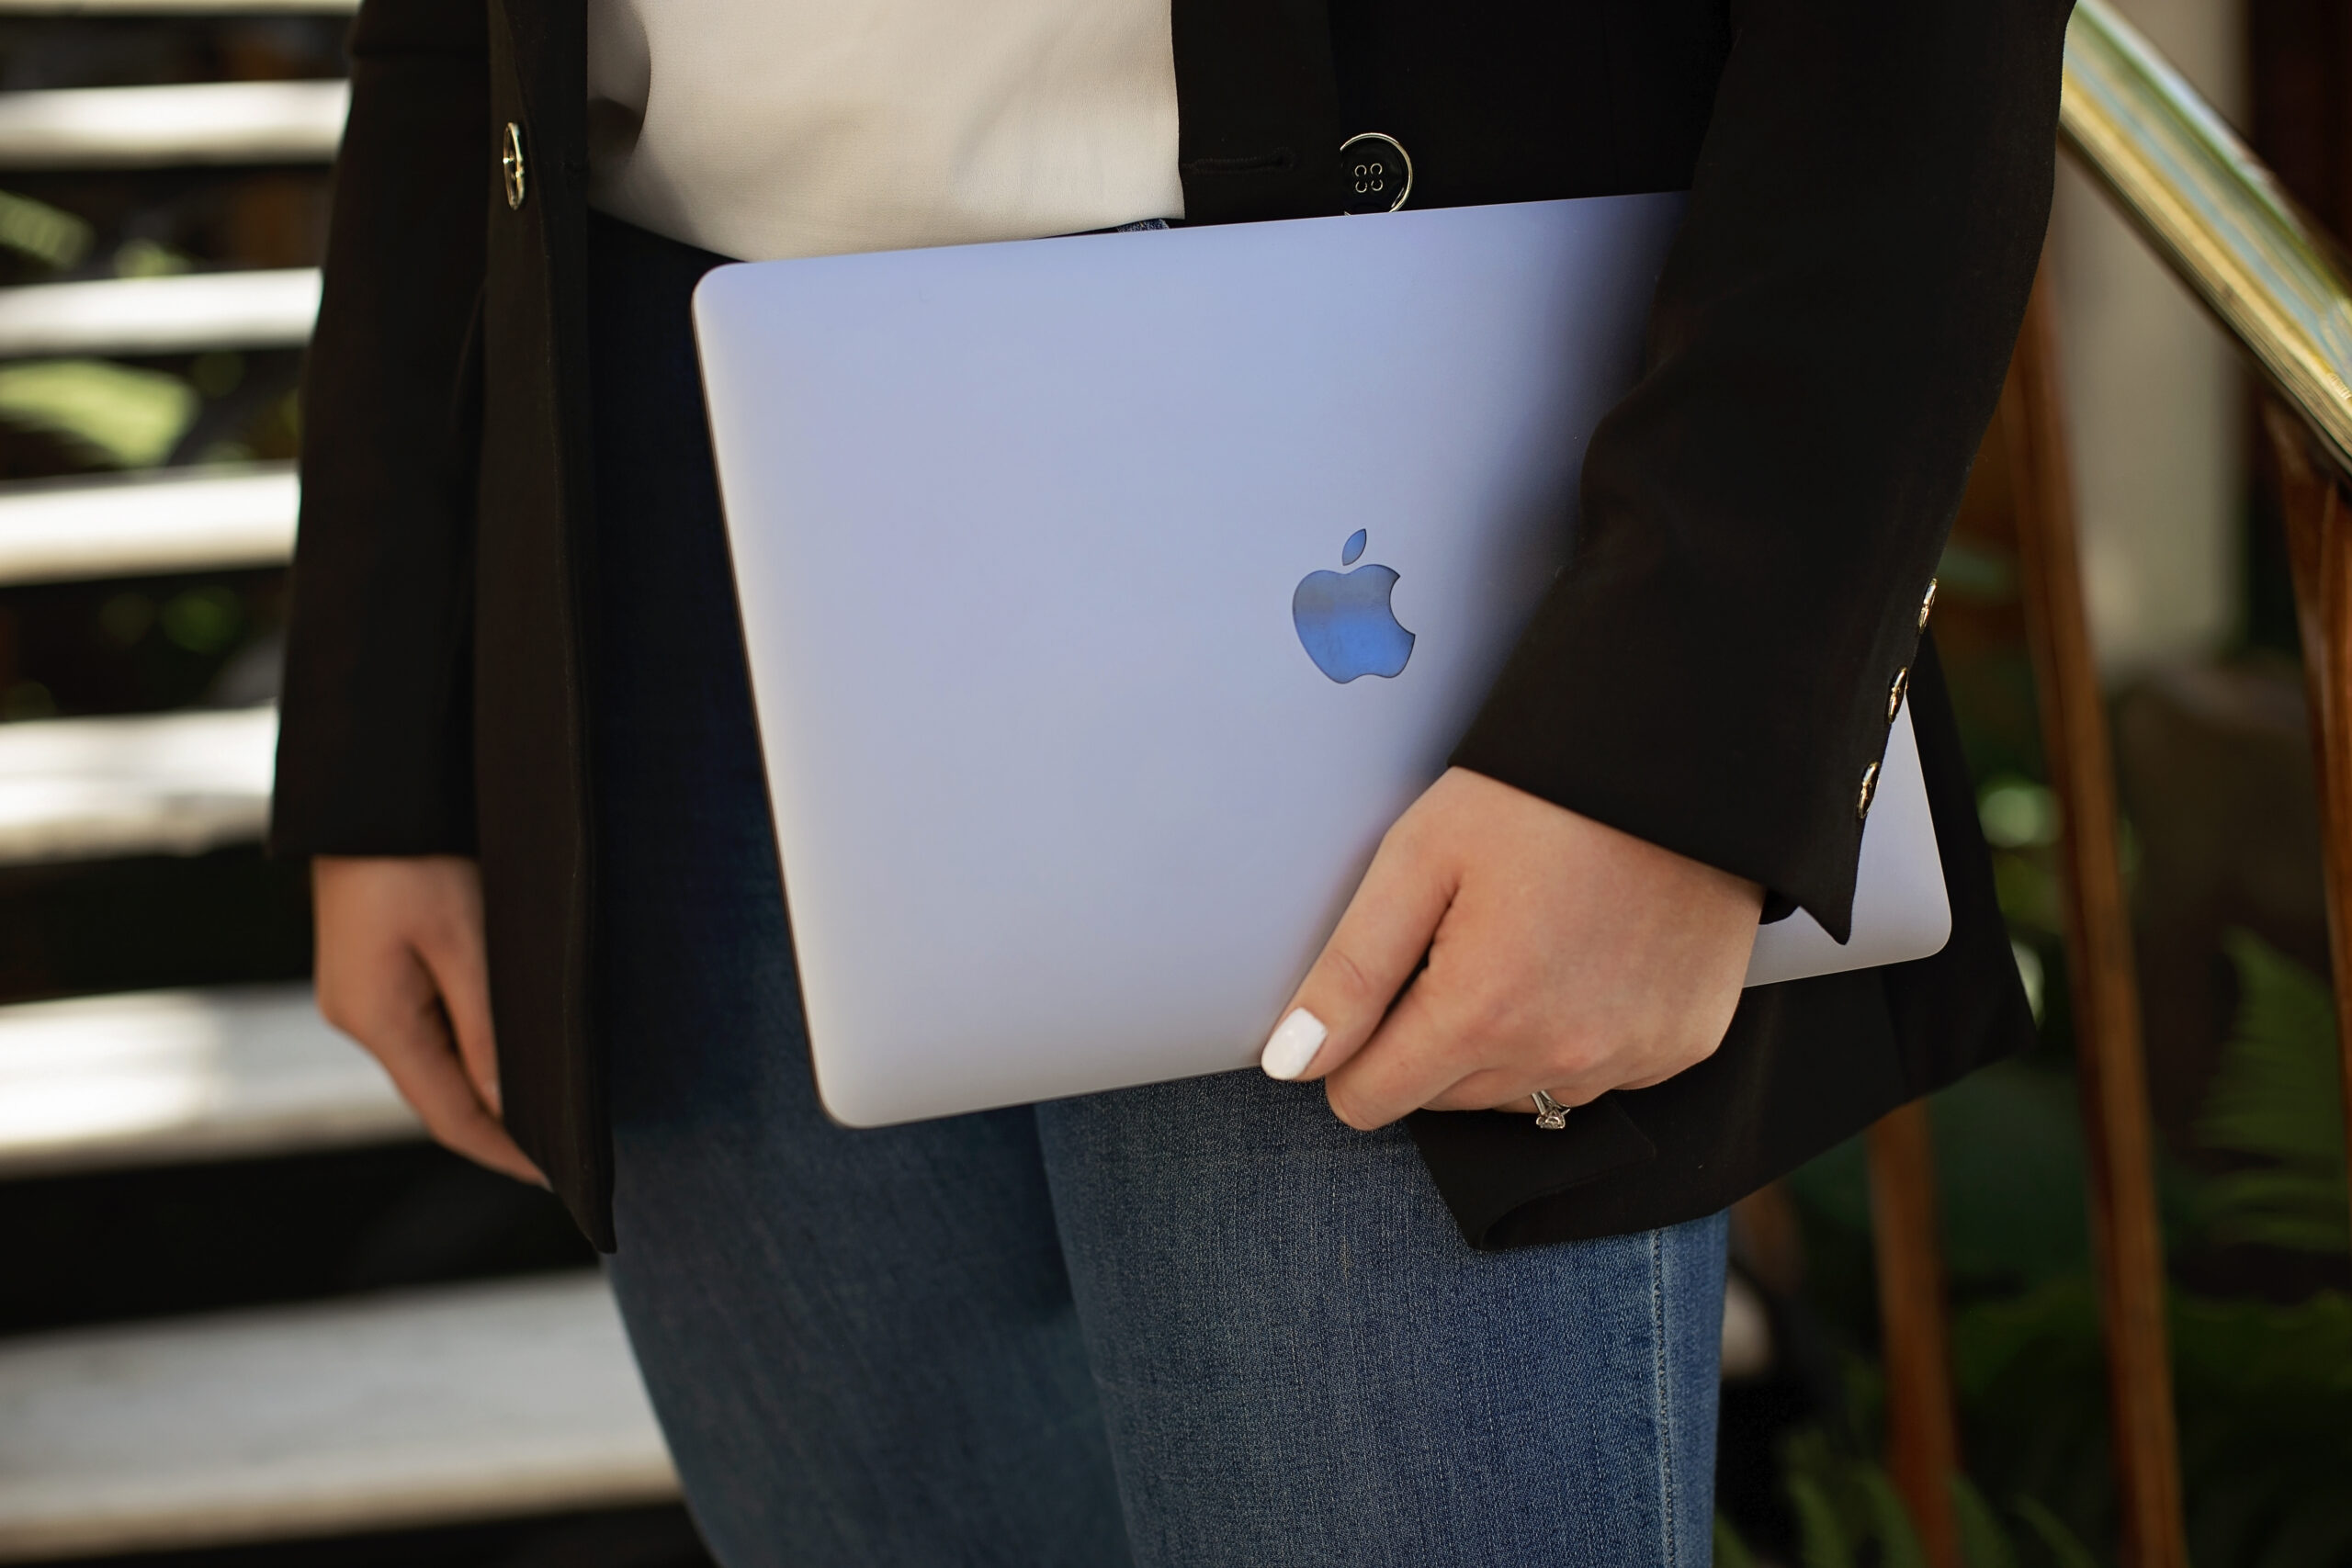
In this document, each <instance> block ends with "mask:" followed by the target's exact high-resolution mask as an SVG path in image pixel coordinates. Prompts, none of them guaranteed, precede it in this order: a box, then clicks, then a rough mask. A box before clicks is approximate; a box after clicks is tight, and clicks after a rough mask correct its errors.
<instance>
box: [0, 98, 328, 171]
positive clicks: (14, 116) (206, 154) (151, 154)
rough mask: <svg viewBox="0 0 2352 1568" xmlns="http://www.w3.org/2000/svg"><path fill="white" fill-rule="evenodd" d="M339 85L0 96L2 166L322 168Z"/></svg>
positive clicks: (73, 167) (42, 167) (326, 155)
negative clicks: (268, 165) (225, 165)
mask: <svg viewBox="0 0 2352 1568" xmlns="http://www.w3.org/2000/svg"><path fill="white" fill-rule="evenodd" d="M350 107H351V88H350V85H349V84H348V83H345V82H198V83H187V84H183V85H173V86H164V87H69V88H50V89H44V90H40V91H33V92H18V93H0V168H8V169H126V168H128V169H142V168H162V167H166V166H171V165H176V164H324V163H329V162H332V161H333V160H334V150H335V146H336V144H337V143H338V142H340V141H342V140H343V120H344V115H345V112H346V111H347V110H348V109H349V108H350Z"/></svg>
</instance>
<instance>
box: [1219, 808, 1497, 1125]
mask: <svg viewBox="0 0 2352 1568" xmlns="http://www.w3.org/2000/svg"><path fill="white" fill-rule="evenodd" d="M1409 820H1410V818H1409V814H1408V818H1406V819H1405V820H1404V821H1400V823H1399V827H1406V826H1407V824H1408V822H1409ZM1452 903H1453V874H1452V872H1451V870H1450V868H1449V867H1447V866H1445V865H1444V864H1442V863H1441V861H1440V859H1439V857H1438V856H1437V855H1435V854H1434V853H1432V852H1430V849H1429V848H1428V846H1427V845H1426V843H1425V842H1424V841H1423V838H1422V835H1420V834H1418V833H1414V832H1412V831H1410V830H1408V831H1404V832H1398V831H1397V830H1394V829H1392V830H1391V831H1390V832H1389V834H1388V836H1387V837H1386V838H1385V839H1383V840H1381V843H1380V850H1379V852H1378V853H1376V854H1374V856H1373V858H1372V868H1371V869H1370V870H1369V871H1367V872H1365V873H1364V874H1363V882H1362V883H1360V884H1359V885H1358V886H1357V887H1356V892H1355V897H1353V898H1351V899H1350V900H1349V901H1348V908H1347V912H1346V913H1345V914H1343V915H1341V916H1340V925H1339V929H1338V930H1336V931H1333V932H1332V933H1331V940H1330V941H1329V942H1325V943H1324V944H1323V952H1322V953H1321V954H1320V955H1319V956H1318V957H1317V959H1316V960H1315V965H1314V967H1313V968H1311V969H1309V970H1308V971H1307V972H1306V979H1305V980H1304V981H1303V982H1301V983H1300V985H1299V987H1298V990H1297V992H1296V994H1295V995H1294V996H1293V997H1292V998H1291V1004H1290V1006H1289V1008H1288V1009H1286V1010H1284V1012H1283V1021H1282V1022H1281V1023H1279V1024H1277V1025H1275V1027H1274V1032H1273V1033H1272V1036H1270V1037H1269V1038H1268V1039H1267V1041H1266V1047H1265V1050H1264V1052H1263V1053H1262V1054H1261V1055H1260V1057H1259V1066H1261V1067H1263V1068H1264V1069H1265V1072H1266V1076H1267V1077H1274V1078H1282V1079H1284V1080H1288V1079H1293V1078H1319V1077H1323V1076H1324V1075H1326V1074H1328V1073H1329V1072H1331V1071H1333V1070H1334V1069H1336V1068H1338V1067H1339V1066H1340V1065H1341V1064H1342V1063H1344V1062H1346V1061H1347V1060H1348V1058H1349V1057H1351V1056H1353V1055H1355V1054H1356V1053H1357V1052H1358V1051H1360V1050H1362V1049H1363V1043H1364V1042H1365V1041H1367V1040H1369V1039H1371V1038H1372V1034H1373V1031H1374V1030H1375V1029H1377V1028H1379V1027H1380V1021H1381V1020H1382V1019H1383V1018H1384V1017H1385V1016H1386V1015H1387V1012H1388V1009H1389V1005H1390V1004H1391V1003H1393V1002H1394V1001H1395V1000H1396V999H1397V993H1398V992H1399V991H1401V990H1403V989H1404V988H1405V985H1406V982H1407V981H1408V980H1410V979H1411V978H1412V977H1413V974H1414V971H1415V970H1417V969H1418V968H1419V966H1420V963H1421V960H1422V958H1423V957H1424V956H1426V955H1427V954H1428V953H1429V950H1430V939H1431V938H1432V937H1433V936H1435V935H1436V933H1437V927H1438V921H1439V920H1440V919H1442V918H1443V917H1444V914H1445V911H1446V908H1447V906H1448V905H1450V904H1452Z"/></svg>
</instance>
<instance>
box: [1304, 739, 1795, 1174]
mask: <svg viewBox="0 0 2352 1568" xmlns="http://www.w3.org/2000/svg"><path fill="white" fill-rule="evenodd" d="M1763 898H1764V893H1763V889H1762V888H1761V887H1759V886H1758V885H1757V884H1755V883H1753V882H1749V881H1747V880H1746V879H1745V878H1743V877H1738V876H1734V875H1732V874H1730V873H1728V872H1724V871H1719V870H1717V869H1715V868H1714V867H1713V866H1710V865H1702V864H1701V863H1699V862H1697V861H1694V860H1688V859H1685V858H1684V857H1683V856H1681V855H1679V854H1676V853H1674V852H1672V851H1671V850H1663V849H1660V848H1658V847H1657V845H1656V844H1652V843H1649V842H1646V841H1645V840H1641V839H1636V838H1634V837H1633V836H1632V835H1631V834H1628V833H1621V832H1619V831H1618V830H1617V829H1614V828H1609V827H1604V826H1602V825H1601V824H1600V823H1599V822H1595V821H1593V820H1592V819H1591V818H1586V817H1579V816H1577V814H1576V813H1575V812H1573V811H1568V810H1565V809H1563V808H1562V807H1557V806H1554V805H1552V804H1551V803H1549V802H1548V801H1544V800H1539V799H1537V798H1536V797H1535V796H1533V795H1528V794H1525V793H1523V792H1521V791H1520V790H1516V789H1513V788H1512V787H1511V786H1510V785H1509V784H1501V783H1498V782H1497V781H1496V780H1494V779H1490V778H1488V777H1487V776H1486V775H1484V774H1482V773H1471V772H1469V771H1468V770H1466V769H1463V768H1454V769H1452V770H1450V771H1448V772H1447V773H1446V774H1445V776H1444V777H1443V778H1441V779H1440V780H1438V781H1437V783H1435V784H1431V785H1430V788H1429V790H1428V792H1427V793H1425V794H1424V795H1422V796H1421V797H1420V799H1419V800H1417V801H1415V802H1414V803H1413V806H1412V807H1411V809H1409V810H1408V811H1407V812H1406V813H1405V815H1404V816H1402V817H1401V818H1397V825H1396V826H1395V827H1393V828H1391V829H1389V830H1388V835H1387V837H1386V838H1385V839H1383V840H1381V843H1380V852H1379V853H1378V854H1377V855H1375V856H1374V859H1373V863H1372V869H1371V870H1370V871H1368V872H1366V873H1365V874H1364V879H1363V885H1362V886H1360V887H1358V888H1357V889H1356V896H1355V897H1354V899H1353V900H1352V901H1351V903H1350V904H1349V905H1348V909H1347V913H1346V914H1345V915H1343V916H1342V917H1340V927H1339V930H1337V931H1334V932H1332V933H1331V940H1330V941H1329V942H1327V943H1325V944H1324V948H1323V953H1322V956H1320V957H1319V958H1317V960H1316V961H1315V967H1314V968H1313V969H1312V970H1310V971H1309V972H1308V974H1307V976H1306V983H1305V984H1303V985H1302V986H1300V987H1299V988H1298V995H1297V996H1296V997H1295V998H1294V999H1293V1001H1292V1004H1291V1005H1292V1010H1291V1011H1290V1012H1288V1013H1287V1014H1286V1015H1285V1016H1284V1018H1283V1021H1282V1023H1281V1025H1280V1026H1279V1027H1277V1028H1276V1029H1275V1031H1274V1033H1273V1037H1272V1039H1271V1040H1269V1041H1268V1042H1267V1043H1266V1052H1265V1057H1264V1065H1265V1069H1266V1071H1267V1072H1268V1073H1270V1074H1272V1076H1273V1077H1278V1078H1306V1077H1321V1078H1323V1079H1324V1080H1326V1081H1325V1085H1324V1090H1325V1093H1326V1094H1327V1095H1328V1096H1329V1100H1330V1102H1331V1111H1332V1113H1333V1114H1335V1115H1336V1116H1338V1117H1339V1118H1340V1121H1342V1122H1347V1123H1348V1124H1349V1125H1350V1126H1351V1127H1363V1128H1372V1127H1379V1126H1383V1125H1385V1124H1386V1123H1388V1122H1394V1121H1395V1120H1397V1118H1398V1117H1400V1116H1402V1115H1404V1114H1405V1113H1406V1112H1408V1111H1418V1110H1419V1109H1421V1108H1422V1107H1424V1106H1427V1107H1430V1108H1431V1109H1434V1110H1440V1111H1469V1110H1479V1109H1486V1108H1499V1109H1515V1110H1532V1109H1533V1102H1532V1100H1530V1099H1529V1096H1530V1094H1531V1092H1532V1090H1535V1089H1544V1090H1546V1091H1547V1092H1549V1093H1550V1094H1551V1095H1552V1096H1553V1097H1554V1098H1555V1099H1556V1100H1559V1101H1560V1102H1561V1103H1563V1104H1566V1105H1582V1104H1584V1103H1585V1102H1586V1101H1588V1100H1595V1099H1598V1098H1599V1097H1600V1096H1601V1095H1603V1094H1606V1093H1608V1092H1609V1091H1610V1090H1611V1089H1646V1088H1648V1087H1649V1086H1650V1085H1652V1084H1655V1083H1662V1082H1664V1081H1665V1080H1666V1079H1668V1078H1670V1077H1673V1076H1674V1075H1675V1074H1677V1073H1679V1072H1680V1071H1682V1070H1683V1069H1684V1068H1685V1067H1688V1066H1692V1065H1693V1064H1695V1063H1698V1062H1702V1061H1704V1060H1705V1059H1706V1058H1707V1057H1708V1056H1710V1055H1713V1053H1714V1049H1715V1047H1716V1045H1717V1044H1719V1043H1721V1042H1722V1040H1723V1037H1724V1030H1725V1029H1727V1028H1729V1027H1730V1025H1731V1015H1732V1010H1733V1009H1734V1008H1735V1007H1736V1006H1737V1005H1738V1002H1739V990H1740V982H1741V981H1742V980H1743V979H1745V978H1746V977H1747V957H1748V950H1749V949H1750V948H1752V947H1753V946H1754V945H1755V942H1756V921H1757V917H1758V912H1759V911H1760V910H1761V908H1762V907H1763ZM1424 956H1426V957H1427V959H1428V967H1427V968H1426V969H1422V970H1421V972H1420V973H1419V975H1418V976H1417V975H1415V973H1414V970H1415V968H1416V967H1417V966H1418V965H1419V964H1421V962H1422V959H1423V958H1424ZM1408 982H1409V986H1408ZM1400 990H1401V991H1403V992H1404V994H1403V996H1402V997H1399V996H1398V995H1397V993H1398V992H1399V991H1400ZM1392 1003H1394V1006H1391V1004H1392Z"/></svg>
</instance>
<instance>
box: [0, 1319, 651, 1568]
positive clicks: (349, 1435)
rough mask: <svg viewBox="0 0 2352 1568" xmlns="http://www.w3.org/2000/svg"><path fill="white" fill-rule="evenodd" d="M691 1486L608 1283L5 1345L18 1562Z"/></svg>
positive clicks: (315, 1532) (0, 1447)
mask: <svg viewBox="0 0 2352 1568" xmlns="http://www.w3.org/2000/svg"><path fill="white" fill-rule="evenodd" d="M676 1489H677V1483H676V1479H675V1476H674V1473H673V1472H672V1470H671V1467H670V1461H669V1457H668V1453H667V1450H665V1449H664V1447H663V1445H662V1435H661V1432H660V1430H659V1429H658V1428H657V1427H655V1425H654V1422H653V1416H652V1413H651V1411H650V1409H649V1408H648V1406H647V1404H646V1402H645V1394H644V1391H643V1389H642V1387H641V1385H640V1384H639V1381H638V1375H637V1369H636V1365H635V1363H634V1362H633V1361H632V1360H631V1359H630V1356H629V1351H628V1343H627V1341H626V1339H625V1338H624V1337H623V1335H622V1332H621V1325H620V1321H619V1318H618V1315H617V1314H616V1312H615V1310H614V1307H613V1303H612V1299H611V1296H610V1294H609V1293H608V1292H607V1291H606V1290H605V1283H604V1280H602V1278H601V1277H599V1276H597V1275H595V1274H560V1275H551V1276H539V1277H536V1278H527V1279H522V1280H500V1281H497V1282H494V1283H490V1284H480V1285H468V1286H462V1287H455V1288H447V1287H445V1288H441V1289H437V1290H432V1291H416V1292H398V1293H393V1294H387V1295H384V1296H380V1297H372V1298H365V1299H360V1300H356V1301H345V1302H332V1303H322V1304H316V1305H307V1306H300V1307H290V1308H288V1307H280V1308H271V1309H268V1310H264V1311H249V1312H239V1313H232V1314H220V1315H219V1316H215V1317H207V1318H196V1319H187V1320H181V1321H175V1322H164V1323H154V1324H141V1325H132V1326H128V1327H110V1328H99V1329H75V1330H70V1331H67V1332H64V1333H59V1334H46V1335H39V1336H30V1337H24V1338H21V1339H16V1340H12V1341H0V1561H6V1562H26V1561H29V1560H33V1559H40V1558H57V1557H68V1556H87V1555H94V1554H96V1553H101V1552H124V1551H160V1550H165V1549H171V1548H181V1547H194V1546H202V1545H209V1544H217V1543H225V1542H232V1541H236V1542H242V1541H258V1540H273V1539H285V1538H288V1537H296V1536H322V1535H331V1534H340V1533H346V1532H353V1531H358V1530H371V1529H396V1528H401V1527H404V1526H422V1525H428V1524H441V1523H457V1522H460V1521H465V1520H473V1519H484V1518H498V1517H518V1516H523V1515H529V1514H539V1513H554V1512H558V1511H562V1510H571V1509H583V1508H594V1507H612V1506H628V1505H634V1504H642V1503H649V1502H660V1501H663V1500H666V1499H668V1498H671V1497H673V1496H674V1495H676Z"/></svg>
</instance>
